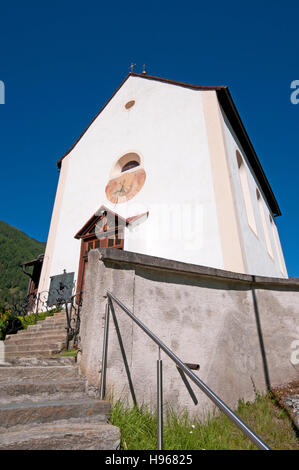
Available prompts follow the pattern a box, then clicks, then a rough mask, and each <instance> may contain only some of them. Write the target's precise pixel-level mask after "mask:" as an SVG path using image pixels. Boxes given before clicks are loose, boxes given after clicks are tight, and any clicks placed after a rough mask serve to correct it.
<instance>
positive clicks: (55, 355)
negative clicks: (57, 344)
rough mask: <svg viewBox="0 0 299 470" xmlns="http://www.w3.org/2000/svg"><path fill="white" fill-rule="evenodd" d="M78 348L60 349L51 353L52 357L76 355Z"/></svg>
mask: <svg viewBox="0 0 299 470" xmlns="http://www.w3.org/2000/svg"><path fill="white" fill-rule="evenodd" d="M77 354H78V349H69V350H68V351H61V352H60V353H59V354H53V357H77Z"/></svg>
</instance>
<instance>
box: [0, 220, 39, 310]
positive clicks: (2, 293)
mask: <svg viewBox="0 0 299 470" xmlns="http://www.w3.org/2000/svg"><path fill="white" fill-rule="evenodd" d="M45 246H46V244H45V243H43V242H38V241H37V240H34V239H33V238H30V237H29V236H28V235H26V233H24V232H21V231H20V230H18V229H17V228H15V227H12V226H11V225H8V224H7V223H6V222H3V221H1V220H0V302H9V303H10V302H11V301H12V300H14V299H17V298H22V297H25V295H26V293H27V286H28V281H29V277H28V276H26V275H25V274H24V273H23V271H22V268H21V267H20V264H21V263H24V262H25V261H30V260H32V259H34V258H36V257H37V256H38V255H40V254H41V253H44V251H45Z"/></svg>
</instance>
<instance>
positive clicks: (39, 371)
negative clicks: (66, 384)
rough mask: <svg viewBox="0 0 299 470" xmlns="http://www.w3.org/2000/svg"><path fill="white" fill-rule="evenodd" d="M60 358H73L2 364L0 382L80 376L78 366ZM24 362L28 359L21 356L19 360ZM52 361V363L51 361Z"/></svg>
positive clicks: (61, 378) (75, 377)
mask: <svg viewBox="0 0 299 470" xmlns="http://www.w3.org/2000/svg"><path fill="white" fill-rule="evenodd" d="M60 359H73V358H59V359H48V358H47V359H45V360H43V359H40V360H39V359H37V358H36V359H35V358H32V360H34V362H37V363H40V362H46V364H47V365H40V364H38V365H29V366H23V365H22V366H21V365H13V366H4V367H0V383H2V382H7V381H20V380H24V381H29V380H33V379H34V380H39V381H42V380H44V381H46V382H48V381H50V380H53V379H55V380H57V381H59V380H64V379H78V378H79V377H80V374H79V367H78V366H76V365H65V361H61V360H60ZM21 360H22V362H26V360H28V361H29V363H30V362H31V364H32V361H30V359H26V358H22V359H20V361H21ZM53 362H54V365H51V363H53Z"/></svg>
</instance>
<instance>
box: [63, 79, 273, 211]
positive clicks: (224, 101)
mask: <svg viewBox="0 0 299 470" xmlns="http://www.w3.org/2000/svg"><path fill="white" fill-rule="evenodd" d="M129 77H140V78H143V79H146V80H154V81H158V82H162V83H167V84H170V85H176V86H180V87H183V88H189V89H191V90H203V91H204V90H207V91H210V90H214V91H216V93H217V97H218V101H219V103H220V105H221V106H222V108H223V110H224V112H225V114H226V117H227V119H228V120H229V122H230V125H231V127H232V129H233V130H234V132H235V134H236V136H237V138H238V140H239V142H240V144H241V146H242V148H243V150H244V152H245V154H246V156H247V158H248V161H249V163H250V165H251V167H252V169H253V171H254V173H255V175H256V178H257V180H258V181H259V183H260V185H261V189H262V191H263V193H264V195H265V197H266V199H267V201H268V204H269V206H270V209H271V211H272V213H273V215H274V216H279V215H281V211H280V208H279V206H278V203H277V200H276V198H275V196H274V193H273V191H272V189H271V186H270V184H269V181H268V179H267V177H266V175H265V173H264V170H263V168H262V166H261V163H260V161H259V159H258V156H257V154H256V153H255V150H254V148H253V145H252V143H251V141H250V138H249V136H248V134H247V132H246V129H245V127H244V125H243V123H242V120H241V118H240V115H239V113H238V111H237V108H236V106H235V104H234V102H233V99H232V97H231V94H230V92H229V89H228V87H227V86H200V85H192V84H190V83H184V82H178V81H175V80H169V79H166V78H160V77H155V76H151V75H146V74H139V73H134V72H131V73H129V74H128V75H127V76H126V78H125V79H124V80H123V81H122V83H121V84H120V86H119V87H118V88H117V90H116V91H115V92H114V93H113V95H112V96H111V97H110V98H109V100H108V101H107V102H106V103H105V104H104V106H103V107H102V108H101V109H100V111H99V112H98V113H97V114H96V115H95V117H94V118H93V120H92V121H91V122H90V124H89V125H88V126H87V127H86V129H85V130H84V131H83V132H82V134H81V135H80V136H79V138H78V139H77V140H76V141H75V142H74V144H73V145H72V146H71V147H70V149H69V150H68V151H67V152H66V153H65V154H64V155H63V156H62V157H61V158H60V159H59V160H58V161H57V166H58V168H60V167H61V162H62V160H63V159H64V158H65V157H66V156H67V155H68V154H69V153H70V152H71V151H72V150H73V148H74V147H75V146H76V145H77V143H78V142H79V140H81V138H82V137H83V135H84V134H85V133H86V132H87V130H88V129H89V127H90V126H91V125H92V123H93V122H94V121H95V120H96V118H97V117H98V116H99V115H100V114H101V112H102V111H103V110H104V109H105V107H106V106H107V105H108V103H109V102H110V101H111V100H112V98H113V97H114V96H115V95H116V93H117V92H118V91H119V89H120V88H121V87H122V86H123V85H124V83H125V82H126V81H127V80H128V78H129Z"/></svg>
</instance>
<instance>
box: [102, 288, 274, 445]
mask: <svg viewBox="0 0 299 470" xmlns="http://www.w3.org/2000/svg"><path fill="white" fill-rule="evenodd" d="M107 297H108V303H109V306H110V308H111V311H112V315H113V319H114V323H115V325H117V323H116V316H115V312H114V307H113V303H112V300H113V301H114V302H116V303H117V305H118V306H119V307H120V308H121V309H122V310H123V311H124V312H125V313H126V314H127V315H128V316H129V317H130V318H131V319H132V320H133V321H134V322H135V323H136V324H137V325H138V326H139V327H140V328H141V329H142V330H143V331H144V332H145V333H146V334H147V336H149V337H150V338H151V339H152V340H153V341H154V342H155V343H156V344H157V345H158V347H159V361H158V370H159V362H161V361H160V349H161V350H162V351H164V352H165V354H167V356H168V357H170V359H171V360H172V361H173V362H175V364H176V365H177V366H178V367H179V368H180V369H181V370H182V371H183V372H184V373H185V374H186V375H187V376H188V377H189V378H190V379H191V380H192V382H194V383H195V385H197V386H198V387H199V388H200V390H201V391H202V392H204V393H205V394H206V395H207V396H208V397H209V398H210V400H212V402H213V403H214V404H215V405H216V406H217V407H218V408H219V409H220V410H221V411H222V412H223V413H224V414H225V415H226V416H227V417H228V418H229V419H230V420H231V421H232V422H233V423H234V424H235V425H236V426H237V427H238V428H239V429H240V430H241V431H242V432H243V434H245V435H246V436H247V437H248V438H249V439H250V440H251V441H252V442H253V443H254V444H255V445H256V446H257V447H258V448H259V449H261V450H271V449H270V447H269V446H267V444H266V443H265V442H264V441H263V440H262V439H261V438H260V437H259V436H258V435H257V434H256V433H255V432H254V431H252V429H250V428H249V427H248V426H247V425H246V424H245V423H244V421H242V419H241V418H239V417H238V416H237V415H236V414H235V413H234V412H233V411H232V410H231V409H230V408H229V407H228V406H227V405H226V404H225V403H224V402H223V401H222V400H221V399H220V398H219V397H218V396H217V395H216V394H215V393H214V392H213V391H212V390H211V389H210V388H209V387H208V386H207V385H206V384H205V383H204V382H203V381H202V380H201V379H200V378H199V377H197V375H195V374H194V373H193V372H192V370H191V369H189V367H187V366H186V364H185V363H184V362H182V361H181V359H179V357H177V356H176V355H175V354H174V353H173V352H172V351H171V350H170V349H169V348H168V347H167V346H166V345H165V344H164V343H163V342H162V341H161V340H160V339H159V338H158V337H157V336H156V335H155V334H154V333H153V332H152V331H151V330H150V329H149V328H148V327H147V326H146V325H144V323H142V322H141V321H140V320H139V318H137V317H136V316H135V315H134V314H133V313H132V312H131V311H130V310H129V309H128V308H127V307H126V306H125V305H124V304H123V303H122V302H121V301H120V300H118V299H117V298H116V297H115V296H114V295H113V294H112V293H111V292H107ZM108 321H109V308H106V321H105V325H107V324H108ZM107 328H108V327H107ZM117 330H118V325H117ZM106 333H108V332H107V331H106V332H105V341H104V346H103V356H104V354H105V361H104V363H103V364H102V384H104V383H105V377H106V357H107V341H108V334H106ZM123 357H124V356H123ZM124 358H125V357H124ZM125 365H126V364H125ZM160 366H161V364H160ZM160 369H161V367H160ZM127 374H128V370H127ZM128 378H129V379H130V376H129V375H128ZM160 379H162V370H161V376H160ZM158 382H160V383H158V388H159V387H160V388H161V380H160V381H159V377H158ZM131 391H132V390H131ZM159 395H160V396H159ZM103 397H104V389H103V387H102V386H101V398H103ZM159 399H160V401H161V390H160V393H159V390H158V404H159ZM160 406H161V409H162V404H161V403H160ZM161 418H162V417H161V416H160V418H159V420H160V421H162V419H161ZM159 420H158V421H159ZM160 434H161V433H160ZM159 441H160V445H159V447H160V448H162V438H161V435H160V436H158V443H159Z"/></svg>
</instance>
